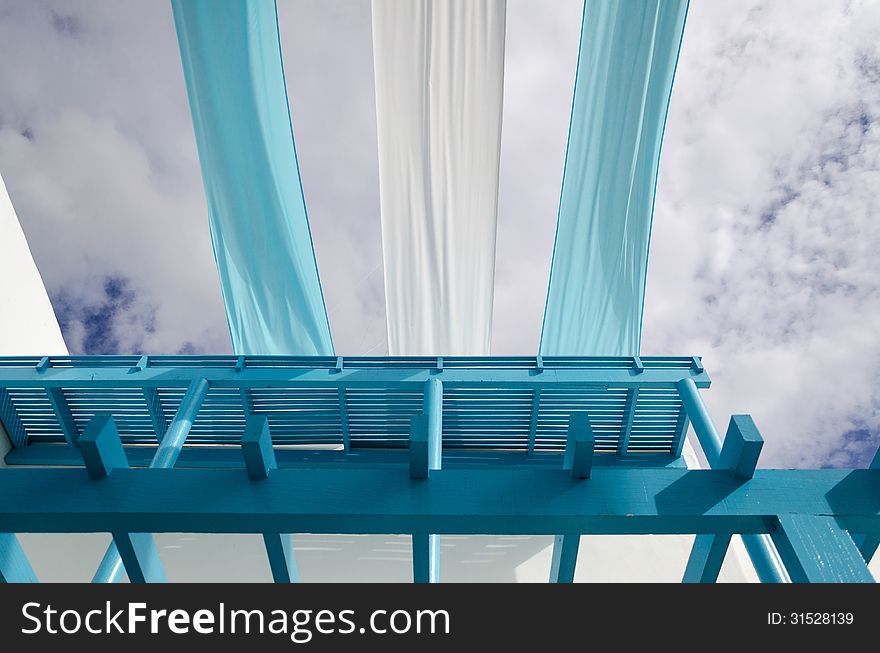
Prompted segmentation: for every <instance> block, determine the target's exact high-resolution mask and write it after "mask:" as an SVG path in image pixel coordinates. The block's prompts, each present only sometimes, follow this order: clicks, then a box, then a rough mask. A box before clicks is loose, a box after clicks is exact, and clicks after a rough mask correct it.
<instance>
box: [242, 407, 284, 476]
mask: <svg viewBox="0 0 880 653" xmlns="http://www.w3.org/2000/svg"><path fill="white" fill-rule="evenodd" d="M241 453H242V455H243V456H244V462H245V467H246V468H247V472H248V476H250V478H251V479H253V480H259V479H262V478H269V472H270V471H271V470H273V469H275V468H277V467H278V464H277V463H276V462H275V450H274V449H273V448H272V434H271V433H270V432H269V420H268V419H266V416H265V415H248V417H247V421H246V422H245V427H244V434H243V435H242V436H241Z"/></svg>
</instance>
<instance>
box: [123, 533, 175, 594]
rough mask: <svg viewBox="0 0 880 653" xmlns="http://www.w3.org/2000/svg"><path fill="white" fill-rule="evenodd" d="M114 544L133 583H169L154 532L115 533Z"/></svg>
mask: <svg viewBox="0 0 880 653" xmlns="http://www.w3.org/2000/svg"><path fill="white" fill-rule="evenodd" d="M113 544H115V545H116V549H117V551H118V552H119V557H120V558H122V564H123V566H124V567H125V572H126V573H127V574H128V580H129V581H131V582H132V583H167V582H168V578H167V577H166V576H165V570H164V569H163V568H162V560H161V559H160V558H159V551H158V550H157V549H156V543H155V541H154V540H153V534H152V533H127V532H124V531H117V532H114V533H113Z"/></svg>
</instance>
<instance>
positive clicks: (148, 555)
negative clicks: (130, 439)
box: [93, 368, 209, 583]
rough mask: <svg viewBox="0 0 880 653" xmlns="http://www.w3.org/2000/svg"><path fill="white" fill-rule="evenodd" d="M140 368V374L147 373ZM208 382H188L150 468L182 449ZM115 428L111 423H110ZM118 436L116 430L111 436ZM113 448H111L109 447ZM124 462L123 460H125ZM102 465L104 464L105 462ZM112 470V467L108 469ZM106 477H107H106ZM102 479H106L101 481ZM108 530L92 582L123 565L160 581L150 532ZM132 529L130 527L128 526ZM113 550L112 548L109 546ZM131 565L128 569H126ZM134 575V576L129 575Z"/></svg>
mask: <svg viewBox="0 0 880 653" xmlns="http://www.w3.org/2000/svg"><path fill="white" fill-rule="evenodd" d="M148 370H149V368H148V369H147V370H144V372H142V374H144V373H146V372H148ZM208 388H209V384H208V381H207V379H205V378H203V377H196V378H194V379H193V380H191V381H190V383H189V385H188V386H187V389H186V392H185V393H184V395H183V399H181V400H180V406H179V407H178V408H177V412H176V413H175V414H174V419H173V420H171V424H170V426H169V427H168V430H167V431H166V432H165V437H163V438H162V440H161V442H159V446H158V447H156V453H155V454H153V459H152V460H151V461H150V464H149V467H150V468H154V469H156V468H158V469H169V468H171V467H174V463H175V462H177V458H178V456H180V452H181V450H182V449H183V444H184V442H186V438H187V436H188V435H189V431H190V429H191V428H192V425H193V423H194V422H195V420H196V416H197V415H198V412H199V408H201V406H202V402H203V401H204V400H205V397H206V396H207V394H208ZM114 430H115V425H114ZM115 437H116V439H119V433H118V432H117V433H116V435H115ZM113 448H115V447H111V448H110V450H112V449H113ZM126 462H127V461H126ZM105 466H106V465H105ZM111 469H112V468H111ZM108 475H109V474H108ZM108 480H109V479H108ZM105 482H106V481H105ZM108 530H111V532H112V533H113V543H112V544H111V545H110V546H109V547H108V548H107V551H106V552H105V553H104V557H103V558H102V559H101V563H100V565H99V567H98V570H97V571H96V572H95V576H94V579H93V580H95V581H96V582H107V583H115V582H119V581H121V580H122V566H123V565H124V566H125V570H126V572H128V577H129V580H131V582H133V583H134V582H153V581H154V580H156V582H160V581H159V579H161V578H163V577H164V575H165V572H164V571H162V567H161V561H160V559H159V554H158V552H157V551H155V543H154V542H153V536H152V535H151V534H150V533H129V532H128V531H121V530H113V529H108ZM131 530H133V529H131ZM114 548H115V549H116V551H114V550H113V549H114ZM120 558H121V560H122V565H120V564H119V559H120ZM129 566H132V569H133V571H132V569H129ZM132 574H134V578H133V577H132ZM135 578H143V579H145V580H143V581H137V580H135Z"/></svg>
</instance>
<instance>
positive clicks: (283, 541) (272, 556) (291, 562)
mask: <svg viewBox="0 0 880 653" xmlns="http://www.w3.org/2000/svg"><path fill="white" fill-rule="evenodd" d="M263 543H264V544H265V546H266V555H267V556H268V557H269V567H270V569H271V570H272V578H273V580H274V581H275V582H276V583H296V582H298V581H299V574H298V572H297V567H296V556H295V555H294V551H293V542H292V541H291V538H290V535H289V534H286V533H263Z"/></svg>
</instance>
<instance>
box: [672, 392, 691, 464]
mask: <svg viewBox="0 0 880 653" xmlns="http://www.w3.org/2000/svg"><path fill="white" fill-rule="evenodd" d="M690 425H691V421H690V419H689V418H688V414H687V409H686V408H685V407H684V405H682V407H681V410H679V411H678V419H677V420H676V422H675V437H674V438H673V439H672V455H673V456H675V457H676V458H678V457H679V456H680V455H681V452H682V450H683V449H684V442H685V439H686V438H687V432H688V428H689V427H690Z"/></svg>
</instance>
